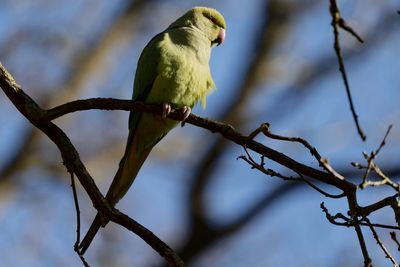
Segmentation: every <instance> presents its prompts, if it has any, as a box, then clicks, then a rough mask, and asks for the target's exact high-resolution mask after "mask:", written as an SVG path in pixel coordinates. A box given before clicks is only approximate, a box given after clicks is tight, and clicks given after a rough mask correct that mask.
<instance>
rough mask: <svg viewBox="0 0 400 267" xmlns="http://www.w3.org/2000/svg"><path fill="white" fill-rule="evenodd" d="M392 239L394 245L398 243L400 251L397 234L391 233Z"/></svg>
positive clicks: (399, 246) (398, 246)
mask: <svg viewBox="0 0 400 267" xmlns="http://www.w3.org/2000/svg"><path fill="white" fill-rule="evenodd" d="M390 238H391V239H392V240H393V242H394V243H396V245H397V251H400V242H399V240H398V239H397V236H396V232H390Z"/></svg>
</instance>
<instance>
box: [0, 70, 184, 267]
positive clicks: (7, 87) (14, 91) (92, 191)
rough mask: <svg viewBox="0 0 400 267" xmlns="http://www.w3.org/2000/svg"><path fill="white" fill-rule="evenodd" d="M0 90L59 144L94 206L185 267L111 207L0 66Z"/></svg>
mask: <svg viewBox="0 0 400 267" xmlns="http://www.w3.org/2000/svg"><path fill="white" fill-rule="evenodd" d="M0 87H1V88H2V89H3V91H4V93H5V94H6V95H7V97H8V98H9V99H10V100H11V101H12V103H13V104H14V105H15V107H16V108H17V109H18V110H19V111H20V112H21V113H22V115H24V116H25V117H26V118H27V119H28V120H29V121H30V122H31V123H32V124H33V125H34V126H36V127H37V128H38V129H39V130H41V131H42V132H43V133H44V134H46V135H47V136H48V137H49V138H50V139H51V140H52V141H53V142H54V143H55V144H56V146H57V147H58V149H59V150H60V152H61V156H62V158H63V162H64V165H65V166H66V168H67V170H68V171H69V172H71V173H74V174H75V175H76V176H77V178H78V179H79V182H80V183H81V185H82V186H83V188H84V189H85V191H86V192H87V194H88V195H89V197H90V199H91V201H92V202H93V206H94V207H95V208H96V209H97V210H98V211H99V212H100V213H101V214H102V215H104V216H105V217H106V218H108V219H109V220H110V221H113V222H115V223H117V224H119V225H122V226H124V227H125V228H126V229H128V230H130V231H132V232H133V233H135V234H136V235H138V236H140V237H141V238H142V239H143V240H144V241H145V242H146V243H147V244H149V245H150V246H151V247H152V248H153V249H154V250H155V251H157V252H158V253H159V254H160V255H161V256H162V257H164V258H165V260H166V261H167V262H168V263H169V264H171V265H172V266H183V262H182V260H181V259H180V258H179V256H178V255H177V254H176V253H175V252H174V251H173V250H172V249H171V248H170V247H169V246H168V245H167V244H165V243H164V242H163V241H162V240H160V239H159V238H158V237H157V236H155V235H154V234H153V233H152V232H151V231H149V230H148V229H146V228H145V227H144V226H142V225H140V224H139V223H137V222H136V221H135V220H133V219H131V218H130V217H128V216H127V215H125V214H123V213H121V212H119V211H118V210H117V209H115V208H111V207H110V206H109V205H108V203H107V201H106V200H105V199H104V197H103V195H102V194H101V192H100V191H99V189H98V188H97V186H96V184H95V182H94V180H93V178H92V177H91V176H90V174H89V173H88V171H87V170H86V167H85V166H84V165H83V163H82V161H81V160H80V158H79V154H78V152H77V150H76V149H75V147H74V146H73V144H72V143H71V141H70V140H69V138H68V137H67V136H66V135H65V133H64V132H63V131H62V130H61V129H60V128H59V127H57V126H56V125H55V124H53V123H51V122H50V120H48V119H47V118H46V113H47V111H46V110H44V109H42V108H40V107H39V106H38V104H37V103H36V102H35V101H34V100H33V99H31V98H30V97H29V96H28V95H27V94H25V93H24V92H23V90H22V89H21V87H20V86H19V85H18V84H17V83H16V82H15V80H14V79H13V77H12V76H11V74H10V73H8V71H7V70H6V69H5V68H4V67H3V66H2V65H1V64H0Z"/></svg>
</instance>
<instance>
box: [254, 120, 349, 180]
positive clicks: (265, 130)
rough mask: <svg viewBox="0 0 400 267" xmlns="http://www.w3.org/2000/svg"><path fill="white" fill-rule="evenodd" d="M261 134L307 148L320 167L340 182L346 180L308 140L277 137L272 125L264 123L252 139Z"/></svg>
mask: <svg viewBox="0 0 400 267" xmlns="http://www.w3.org/2000/svg"><path fill="white" fill-rule="evenodd" d="M259 133H263V134H264V135H265V136H267V137H269V138H271V139H275V140H280V141H288V142H296V143H300V144H302V145H303V146H304V147H305V148H307V149H308V150H309V151H310V153H311V155H312V156H313V157H314V158H315V159H316V160H317V161H318V163H319V165H320V166H321V167H322V168H324V169H325V170H326V171H327V172H328V173H330V174H332V175H333V176H334V177H336V178H337V179H340V180H344V177H343V176H342V175H341V174H339V173H337V172H336V171H335V170H334V169H333V168H332V166H330V165H329V162H328V160H327V159H325V158H323V157H321V155H320V154H319V152H318V151H317V149H316V148H315V147H313V146H312V145H311V144H310V143H309V142H308V141H307V140H305V139H304V138H301V137H288V136H282V135H277V134H274V133H272V132H271V130H270V125H269V123H262V124H261V125H260V127H259V128H257V129H256V130H255V131H253V132H252V133H251V134H250V135H249V138H250V139H254V138H255V137H256V136H257V135H258V134H259Z"/></svg>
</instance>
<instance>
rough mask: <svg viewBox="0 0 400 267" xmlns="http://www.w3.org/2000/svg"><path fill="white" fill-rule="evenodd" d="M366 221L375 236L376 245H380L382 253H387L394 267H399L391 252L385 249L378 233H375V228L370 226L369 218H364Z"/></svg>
mask: <svg viewBox="0 0 400 267" xmlns="http://www.w3.org/2000/svg"><path fill="white" fill-rule="evenodd" d="M364 220H365V221H366V222H367V224H368V226H369V229H370V230H371V232H372V235H373V236H374V238H375V240H376V243H377V244H378V245H379V247H380V248H381V249H382V251H383V252H384V253H385V255H386V258H388V259H389V260H390V261H391V262H392V265H393V267H399V265H398V264H397V263H396V260H395V259H394V258H393V256H392V255H391V254H390V252H389V250H388V249H387V248H386V247H385V245H384V244H383V242H382V241H381V240H380V238H379V236H378V233H377V232H376V231H375V229H374V227H373V226H372V225H371V224H370V221H369V219H368V218H364Z"/></svg>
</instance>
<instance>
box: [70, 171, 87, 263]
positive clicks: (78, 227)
mask: <svg viewBox="0 0 400 267" xmlns="http://www.w3.org/2000/svg"><path fill="white" fill-rule="evenodd" d="M67 169H68V166H67ZM69 173H70V175H71V187H72V195H73V196H74V205H75V211H76V241H75V244H74V251H75V252H76V253H77V254H78V256H79V258H80V259H81V261H82V264H83V266H85V267H90V265H89V264H88V263H87V262H86V260H85V258H84V257H83V255H82V254H81V253H79V243H80V240H81V237H80V236H81V212H80V209H79V201H78V194H77V193H76V185H75V179H74V173H73V172H72V171H71V170H70V171H69Z"/></svg>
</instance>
